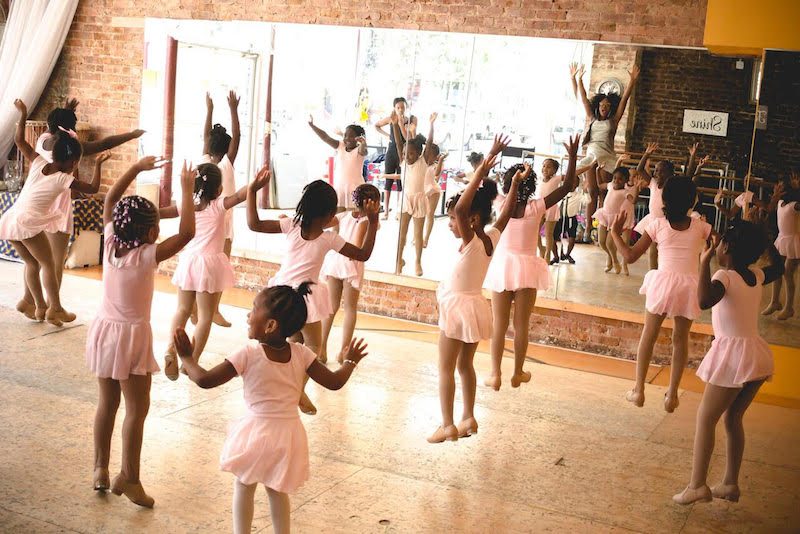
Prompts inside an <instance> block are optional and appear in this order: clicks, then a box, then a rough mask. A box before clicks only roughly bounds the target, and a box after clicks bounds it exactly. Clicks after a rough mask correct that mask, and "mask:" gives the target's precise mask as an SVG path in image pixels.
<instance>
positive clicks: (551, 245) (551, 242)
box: [544, 221, 558, 264]
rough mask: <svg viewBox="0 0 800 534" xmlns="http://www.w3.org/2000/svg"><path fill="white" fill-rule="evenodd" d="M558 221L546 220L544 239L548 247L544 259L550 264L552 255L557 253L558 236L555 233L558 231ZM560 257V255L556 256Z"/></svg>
mask: <svg viewBox="0 0 800 534" xmlns="http://www.w3.org/2000/svg"><path fill="white" fill-rule="evenodd" d="M557 222H558V221H545V223H544V239H545V242H546V243H547V249H546V250H545V252H544V261H546V262H547V263H548V264H549V263H550V260H551V259H552V255H553V254H555V249H556V238H555V236H553V234H554V233H555V231H556V223H557ZM556 259H558V257H556Z"/></svg>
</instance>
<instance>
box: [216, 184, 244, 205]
mask: <svg viewBox="0 0 800 534" xmlns="http://www.w3.org/2000/svg"><path fill="white" fill-rule="evenodd" d="M245 200H247V186H246V185H245V186H244V187H242V188H241V189H239V190H238V191H236V192H235V193H234V194H232V195H228V196H227V197H225V199H224V200H223V201H222V207H224V208H225V209H226V210H229V209H231V208H232V207H234V206H236V205H238V204H241V203H242V202H244V201H245Z"/></svg>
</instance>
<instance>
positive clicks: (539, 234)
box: [536, 228, 546, 259]
mask: <svg viewBox="0 0 800 534" xmlns="http://www.w3.org/2000/svg"><path fill="white" fill-rule="evenodd" d="M536 246H537V247H538V248H539V257H540V258H542V259H544V254H545V252H546V249H545V246H544V243H542V229H541V228H539V231H538V232H537V233H536Z"/></svg>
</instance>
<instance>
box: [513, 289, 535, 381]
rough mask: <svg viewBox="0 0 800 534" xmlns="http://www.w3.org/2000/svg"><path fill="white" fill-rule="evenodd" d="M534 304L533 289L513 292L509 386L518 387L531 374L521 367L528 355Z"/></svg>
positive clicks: (528, 378) (528, 379)
mask: <svg viewBox="0 0 800 534" xmlns="http://www.w3.org/2000/svg"><path fill="white" fill-rule="evenodd" d="M535 304H536V290H535V289H530V288H526V289H520V290H518V291H516V292H515V293H514V375H513V376H512V377H511V387H515V388H516V387H519V385H520V383H522V382H529V381H530V379H531V374H530V373H529V372H527V371H525V370H523V368H522V367H523V366H524V365H525V358H526V357H527V355H528V344H529V340H528V331H529V329H530V320H531V313H533V306H534V305H535Z"/></svg>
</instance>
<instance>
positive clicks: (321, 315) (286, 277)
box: [247, 172, 380, 415]
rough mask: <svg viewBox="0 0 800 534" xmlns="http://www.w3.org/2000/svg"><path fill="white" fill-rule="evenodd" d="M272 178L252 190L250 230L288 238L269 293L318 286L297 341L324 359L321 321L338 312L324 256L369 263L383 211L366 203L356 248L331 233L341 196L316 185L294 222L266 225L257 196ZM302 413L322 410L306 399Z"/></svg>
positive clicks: (256, 182) (252, 185)
mask: <svg viewBox="0 0 800 534" xmlns="http://www.w3.org/2000/svg"><path fill="white" fill-rule="evenodd" d="M269 178H270V173H269V172H266V173H264V174H263V175H259V176H258V177H256V179H255V180H253V181H252V182H251V183H250V185H249V186H248V189H247V226H248V227H249V228H250V230H252V231H254V232H262V233H267V234H279V233H283V234H286V239H287V241H288V243H289V248H288V250H287V251H286V257H285V258H284V261H283V264H282V265H281V268H280V269H279V270H278V272H277V273H275V276H274V277H272V278H271V279H270V280H269V282H268V285H269V287H274V286H278V285H285V286H291V287H294V288H297V287H299V286H300V284H302V283H304V282H311V283H313V284H316V285H315V286H314V291H313V293H310V294H307V295H306V296H305V301H306V306H307V307H308V317H307V320H306V323H305V325H304V326H303V328H302V329H301V330H300V332H298V333H297V336H296V339H298V340H299V339H302V340H303V344H304V345H305V346H306V347H308V348H309V349H311V350H312V351H313V352H314V354H316V355H317V356H319V355H320V353H321V348H322V320H323V319H325V318H327V317H328V316H329V315H330V314H331V313H332V312H333V309H332V307H331V299H330V295H329V294H328V288H327V287H326V286H325V285H322V284H319V273H320V270H321V269H322V263H323V261H324V259H325V254H327V253H328V251H331V250H332V251H334V252H338V253H339V254H341V255H343V256H346V257H348V258H350V259H352V260H356V261H361V262H364V261H367V260H368V259H369V257H370V256H371V255H372V248H373V247H374V245H375V233H376V232H377V231H378V209H379V208H380V205H379V203H377V202H375V201H374V200H370V199H366V200H364V206H363V208H362V209H363V211H364V212H365V213H366V215H367V223H368V226H367V230H366V235H365V237H364V240H363V242H362V243H361V246H356V245H354V244H352V243H348V242H347V241H345V239H344V238H343V237H342V236H341V235H339V234H337V233H335V232H329V231H326V229H327V228H329V227H330V226H331V225H332V223H333V220H334V216H335V215H336V207H337V196H336V190H334V188H333V187H331V185H330V184H329V183H327V182H324V181H322V180H316V181H313V182H311V183H310V184H308V185H307V186H306V187H305V188H304V189H303V196H302V197H301V198H300V202H299V203H298V204H297V210H296V212H295V216H294V218H288V217H287V218H283V219H280V220H277V221H276V220H263V221H262V220H261V219H260V218H259V217H258V210H257V209H256V193H257V192H258V190H259V189H261V188H262V187H264V186H266V185H267V183H269ZM300 409H301V410H302V411H303V413H306V414H309V415H314V414H315V413H317V408H316V407H315V406H314V404H313V403H312V402H311V400H310V399H309V398H308V396H307V395H306V394H305V393H303V394H302V395H301V397H300Z"/></svg>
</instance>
